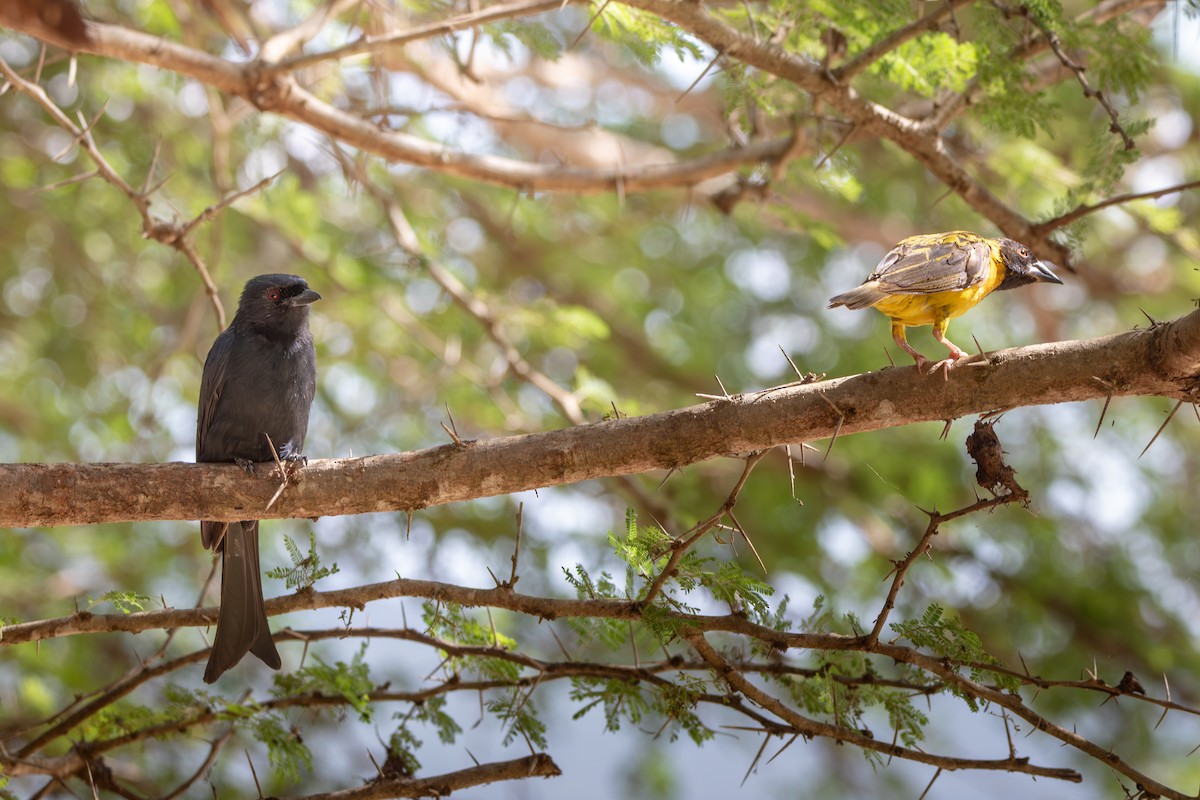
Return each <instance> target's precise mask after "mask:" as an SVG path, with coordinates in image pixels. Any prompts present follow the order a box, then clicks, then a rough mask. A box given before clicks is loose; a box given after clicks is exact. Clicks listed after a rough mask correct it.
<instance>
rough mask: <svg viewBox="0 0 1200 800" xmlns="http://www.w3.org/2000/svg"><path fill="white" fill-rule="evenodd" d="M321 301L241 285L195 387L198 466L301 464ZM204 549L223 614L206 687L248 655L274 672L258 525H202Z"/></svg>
mask: <svg viewBox="0 0 1200 800" xmlns="http://www.w3.org/2000/svg"><path fill="white" fill-rule="evenodd" d="M320 299H321V295H319V294H317V293H316V292H314V291H313V290H312V289H310V288H308V284H307V283H305V281H304V279H303V278H300V277H297V276H295V275H259V276H258V277H257V278H252V279H251V280H250V281H248V282H247V283H246V288H245V289H243V290H242V298H241V300H240V301H239V302H238V310H237V314H236V315H234V318H233V322H231V323H230V324H229V327H228V328H226V329H225V330H224V331H223V332H222V333H221V335H220V336H218V337H217V339H216V341H215V342H213V346H212V349H211V350H209V353H208V358H207V359H206V360H205V361H204V375H203V377H202V378H201V379H200V407H199V411H198V414H197V420H196V461H197V462H206V461H232V462H235V463H237V464H239V465H241V466H242V467H243V468H244V469H246V470H247V471H248V472H253V471H254V464H255V463H261V462H265V461H274V460H275V457H276V456H278V457H279V459H280V461H281V462H285V463H289V464H292V463H295V462H298V461H302V460H303V458H304V457H303V456H302V455H301V451H302V450H303V448H304V436H305V434H306V433H307V432H308V412H309V409H310V408H311V407H312V401H313V394H314V393H315V392H316V386H317V357H316V353H315V352H314V351H313V339H312V333H310V332H309V330H308V311H309V308H308V307H309V305H311V304H312V303H314V302H316V301H317V300H320ZM200 537H201V540H202V541H203V542H204V546H205V547H207V548H211V549H213V550H215V551H219V552H220V553H221V611H220V614H219V616H218V618H217V632H216V635H215V636H214V638H213V647H212V652H211V653H210V654H209V656H208V667H207V668H206V669H205V670H204V681H205V683H212V682H213V681H215V680H216V679H217V678H219V677H220V676H221V673H223V672H224V671H225V670H227V669H229V668H230V667H232V666H233V665H234V664H236V663H237V662H239V661H241V660H242V656H244V655H246V653H248V652H249V653H254V655H256V656H258V657H259V658H260V659H262V660H263V662H264V663H265V664H266V665H267V666H269V667H271V668H272V669H279V665H280V661H279V653H278V651H276V649H275V643H274V641H273V640H272V639H271V629H270V627H269V626H268V625H267V612H266V608H265V607H264V605H263V593H262V575H261V574H260V572H259V566H258V520H243V521H241V522H210V521H203V522H201V523H200Z"/></svg>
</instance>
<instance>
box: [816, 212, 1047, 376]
mask: <svg viewBox="0 0 1200 800" xmlns="http://www.w3.org/2000/svg"><path fill="white" fill-rule="evenodd" d="M1050 266H1052V265H1050ZM1050 266H1048V265H1047V264H1045V263H1043V262H1042V261H1039V260H1038V259H1037V257H1035V256H1034V255H1033V253H1031V252H1030V250H1029V248H1028V247H1026V246H1025V245H1023V244H1020V243H1019V242H1014V241H1013V240H1012V239H986V238H984V237H982V236H980V235H978V234H975V233H971V232H970V231H950V232H949V233H926V234H921V235H919V236H910V237H908V238H907V239H905V240H904V241H902V242H900V243H899V244H897V245H896V246H895V247H893V248H892V249H891V250H890V251H888V254H887V255H886V256H884V257H883V260H882V261H880V262H879V264H878V266H876V267H875V269H874V271H873V272H871V274H870V275H868V276H867V279H866V281H864V282H863V284H862V285H861V286H859V287H858V288H856V289H851V290H850V291H848V292H844V293H842V294H839V295H837V296H836V297H831V298H830V299H829V307H830V308H837V307H838V306H845V307H846V308H850V309H859V308H867V307H868V306H874V307H875V308H877V309H879V311H881V312H883V314H885V315H886V316H888V317H890V318H891V320H892V338H893V339H895V340H896V344H898V345H900V347H902V348H903V349H904V351H905V352H906V353H908V354H909V355H910V356H912V357H913V359H915V360H916V362H917V370H918V371H920V370H922V369H923V368H924V367H925V365H926V364H928V363H929V359H927V358H925V356H923V355H921V354H920V353H918V352H917V351H916V350H915V349H913V346H912V345H910V344H909V343H908V339H907V338H906V337H905V335H904V329H905V328H911V327H913V326H916V325H932V326H933V338H935V339H937V340H938V341H939V342H941V343H942V344H944V345H946V347H947V348H949V350H950V358H948V359H946V360H945V361H940V362H938V363H937V364H935V365H934V367H933V370H930V371H931V372H932V371H934V370H937V369H941V370H942V374H943V377H945V376H947V375H948V374H949V371H950V368H951V367H952V366H954V364H956V363H957V362H958V361H960V360H961V359H964V358H966V357H967V354H966V353H964V352H963V351H962V350H961V349H960V348H959V347H958V346H957V345H955V344H954V343H953V342H951V341H950V340H949V339H947V338H946V326H947V325H949V324H950V320H951V319H953V318H954V317H958V316H961V315H962V314H964V313H966V312H967V311H968V310H969V309H971V308H972V307H974V306H975V304H976V303H978V302H979V301H980V300H982V299H983V298H985V297H987V296H988V295H989V294H991V293H992V292H994V291H996V290H997V289H1015V288H1016V287H1018V286H1024V285H1025V284H1027V283H1059V284H1061V283H1062V281H1061V280H1059V279H1058V276H1057V275H1055V274H1054V273H1053V272H1052V271H1051V270H1050Z"/></svg>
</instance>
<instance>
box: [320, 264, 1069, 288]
mask: <svg viewBox="0 0 1200 800" xmlns="http://www.w3.org/2000/svg"><path fill="white" fill-rule="evenodd" d="M1053 266H1054V265H1053V264H1051V263H1050V262H1049V261H1035V262H1033V263H1032V264H1030V265H1029V277H1031V278H1033V279H1034V280H1035V281H1037V282H1038V283H1057V284H1059V285H1062V279H1061V278H1059V277H1058V276H1057V275H1055V274H1054V273H1053V272H1051V271H1050V268H1051V267H1053ZM314 294H315V292H314ZM301 297H303V295H301Z"/></svg>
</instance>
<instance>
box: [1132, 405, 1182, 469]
mask: <svg viewBox="0 0 1200 800" xmlns="http://www.w3.org/2000/svg"><path fill="white" fill-rule="evenodd" d="M1182 405H1183V401H1182V400H1180V401H1179V402H1177V403H1176V404H1175V407H1174V408H1172V409H1171V413H1170V414H1167V418H1166V419H1165V420H1163V424H1162V425H1159V426H1158V430H1157V431H1155V432H1154V436H1153V437H1151V439H1150V441H1149V443H1147V444H1146V446H1145V447H1143V448H1142V452H1140V453H1138V458H1139V459H1140V458H1141V457H1142V456H1144V455H1146V451H1147V450H1149V449H1150V445H1152V444H1154V442H1155V441H1157V440H1158V437H1159V434H1161V433H1162V432H1163V431H1164V430H1166V428H1167V426H1168V425H1170V424H1171V420H1173V419H1174V418H1175V412H1176V411H1178V410H1179V407H1180V406H1182Z"/></svg>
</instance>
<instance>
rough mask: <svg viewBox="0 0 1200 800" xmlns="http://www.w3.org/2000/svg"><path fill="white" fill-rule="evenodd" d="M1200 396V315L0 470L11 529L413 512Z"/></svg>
mask: <svg viewBox="0 0 1200 800" xmlns="http://www.w3.org/2000/svg"><path fill="white" fill-rule="evenodd" d="M1129 395H1146V396H1152V395H1160V396H1165V397H1171V398H1176V399H1178V400H1180V401H1184V402H1197V401H1200V311H1195V312H1192V313H1191V314H1189V315H1187V316H1185V317H1182V318H1180V319H1177V320H1174V321H1172V322H1169V323H1162V324H1158V325H1155V326H1153V327H1151V328H1147V329H1141V330H1134V331H1130V332H1127V333H1121V334H1116V335H1113V336H1107V337H1102V338H1097V339H1088V340H1080V341H1068V342H1052V343H1048V344H1041V345H1033V346H1030V347H1023V348H1016V349H1011V350H1003V351H999V352H996V353H990V354H988V356H987V359H986V361H985V362H984V361H980V362H979V363H972V364H966V365H962V366H959V367H958V368H956V369H954V370H952V371H951V372H950V374H949V380H946V381H943V380H942V379H941V377H940V375H937V374H935V375H922V374H920V373H918V372H917V370H916V369H915V368H913V367H911V366H904V367H896V368H889V369H883V370H880V371H878V372H868V373H864V374H862V375H853V376H850V377H845V378H836V379H833V380H825V381H816V382H812V383H798V384H793V385H789V386H784V387H780V388H776V389H768V390H764V391H761V392H753V393H748V394H740V395H734V396H731V397H729V398H728V399H724V398H722V399H718V400H713V401H711V402H707V403H703V404H700V405H695V406H689V407H687V408H680V409H675V410H673V411H665V412H662V413H658V414H650V415H647V416H642V417H626V418H622V419H616V420H609V421H605V422H597V423H594V424H591V425H582V426H577V427H572V428H566V429H563V430H556V431H547V432H543V433H533V434H527V435H523V436H506V437H499V438H493V439H477V440H471V441H463V442H462V443H453V444H447V445H443V446H441V447H434V448H430V449H427V450H419V451H415V452H410V453H398V454H393V455H375V456H366V457H362V458H348V459H330V460H319V461H311V462H309V464H308V466H306V467H304V468H303V469H301V470H299V471H298V473H297V474H296V475H295V476H294V478H293V479H292V481H291V483H290V484H289V485H288V487H287V488H286V489H284V491H283V492H282V493H281V494H280V496H279V497H278V499H277V500H276V502H275V503H274V505H272V506H271V508H269V509H268V508H267V505H268V503H269V501H270V500H271V498H272V497H273V496H274V495H275V494H276V491H277V490H278V488H279V478H278V475H277V474H275V473H274V469H273V466H272V467H270V468H267V467H260V468H259V470H258V474H257V476H254V477H251V476H248V475H246V474H245V473H244V472H242V471H241V470H240V469H239V468H238V467H236V466H233V465H228V466H227V465H219V464H181V463H174V464H4V465H0V487H2V490H0V527H24V526H43V525H81V524H88V523H104V522H127V521H141V520H187V519H200V518H202V517H203V518H204V519H214V520H238V519H274V518H280V517H314V518H315V517H319V516H331V515H339V514H362V513H368V512H375V511H407V510H413V509H419V508H427V507H429V506H434V505H441V504H443V503H451V502H455V501H459V500H471V499H474V498H478V497H488V496H493V495H501V494H509V493H512V492H520V491H525V490H529V489H537V488H541V487H545V486H558V485H562V484H569V483H577V482H579V481H585V480H591V479H595V478H604V477H612V476H618V475H631V474H636V473H643V472H648V471H651V470H661V469H673V468H679V467H683V466H686V465H688V464H694V463H696V462H699V461H705V460H708V459H711V458H715V457H717V456H726V455H739V454H746V453H750V452H753V451H757V450H763V449H766V448H770V447H775V446H778V445H781V444H788V443H797V442H811V441H816V440H819V439H825V438H828V437H830V436H832V435H834V434H835V433H836V434H837V435H847V434H852V433H862V432H865V431H873V430H879V429H881V428H892V427H897V426H900V425H908V424H912V423H915V422H927V421H931V420H953V419H957V418H959V417H962V416H965V415H968V414H975V413H981V412H988V411H995V410H999V409H1009V408H1017V407H1021V406H1034V405H1047V404H1052V403H1065V402H1073V401H1080V400H1091V399H1095V398H1106V397H1109V396H1114V397H1119V396H1129Z"/></svg>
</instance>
